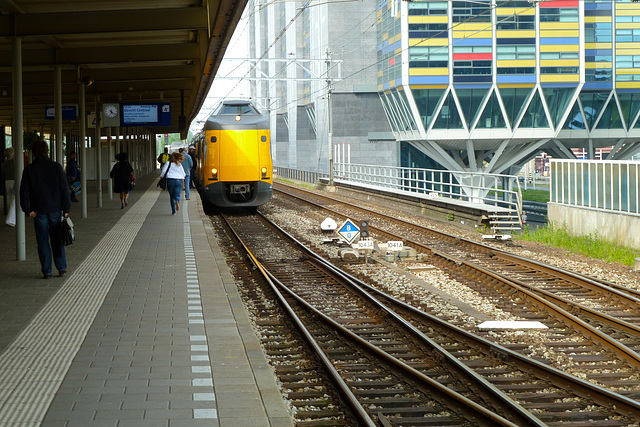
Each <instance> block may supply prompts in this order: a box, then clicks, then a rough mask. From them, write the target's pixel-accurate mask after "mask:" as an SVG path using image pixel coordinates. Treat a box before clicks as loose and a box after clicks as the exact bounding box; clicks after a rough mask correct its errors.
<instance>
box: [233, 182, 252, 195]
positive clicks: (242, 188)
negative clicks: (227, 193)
mask: <svg viewBox="0 0 640 427" xmlns="http://www.w3.org/2000/svg"><path fill="white" fill-rule="evenodd" d="M248 192H249V184H243V185H232V186H231V194H244V193H248Z"/></svg>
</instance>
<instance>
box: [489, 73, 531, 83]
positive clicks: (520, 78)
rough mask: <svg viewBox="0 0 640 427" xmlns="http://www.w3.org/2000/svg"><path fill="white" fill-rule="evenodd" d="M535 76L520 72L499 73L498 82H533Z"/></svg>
mask: <svg viewBox="0 0 640 427" xmlns="http://www.w3.org/2000/svg"><path fill="white" fill-rule="evenodd" d="M535 82H536V76H528V75H522V74H514V75H500V76H498V83H535Z"/></svg>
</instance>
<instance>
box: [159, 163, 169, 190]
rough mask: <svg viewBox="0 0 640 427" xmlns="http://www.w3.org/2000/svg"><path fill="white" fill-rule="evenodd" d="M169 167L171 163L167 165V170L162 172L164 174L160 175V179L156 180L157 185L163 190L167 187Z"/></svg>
mask: <svg viewBox="0 0 640 427" xmlns="http://www.w3.org/2000/svg"><path fill="white" fill-rule="evenodd" d="M169 169H171V163H169V167H167V171H166V172H165V173H164V176H162V177H160V181H158V185H157V187H160V188H162V189H163V190H166V189H167V175H168V174H169Z"/></svg>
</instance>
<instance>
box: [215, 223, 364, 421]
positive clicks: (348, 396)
mask: <svg viewBox="0 0 640 427" xmlns="http://www.w3.org/2000/svg"><path fill="white" fill-rule="evenodd" d="M220 216H221V218H222V219H223V220H224V221H225V223H226V225H227V228H228V229H229V230H230V231H231V232H232V233H233V235H234V237H235V238H236V240H237V241H238V242H239V243H240V245H241V246H242V248H243V250H244V252H245V253H246V254H247V256H248V257H249V259H250V260H251V263H252V264H253V265H254V266H255V268H257V269H258V270H259V271H260V274H261V275H262V277H264V278H265V280H266V281H267V283H269V286H270V287H271V289H272V290H273V291H274V293H275V294H276V296H277V297H278V300H279V302H280V304H281V305H282V307H283V309H284V310H285V311H286V312H287V314H288V315H289V316H290V318H291V320H292V322H293V324H294V325H295V327H296V329H298V331H299V332H300V334H301V335H302V336H303V338H304V340H305V341H306V342H307V344H308V345H309V346H310V347H311V348H312V349H313V352H314V353H315V355H316V357H318V359H319V360H320V363H321V364H322V365H323V366H324V368H325V369H326V371H327V374H328V375H329V376H330V377H331V379H332V380H333V382H334V385H335V386H336V388H337V389H338V392H339V393H340V394H341V395H342V397H343V399H344V400H345V402H346V404H347V407H348V408H349V409H350V410H351V411H352V412H353V415H354V417H355V418H356V419H357V420H358V421H359V422H360V423H361V425H363V426H369V427H375V426H376V424H375V423H374V421H373V420H372V419H371V417H370V416H369V414H368V413H367V411H366V410H365V409H364V408H363V407H362V405H361V404H360V402H359V401H358V398H357V397H356V396H355V395H354V394H353V392H352V391H351V389H349V386H348V385H347V384H346V383H345V382H344V379H343V378H342V377H341V376H340V373H339V372H338V371H337V370H336V368H335V367H334V366H333V364H332V363H331V361H330V360H329V358H328V357H327V355H326V354H325V352H324V351H323V350H322V348H321V347H320V346H319V345H318V343H317V342H316V340H315V339H314V338H313V336H312V335H311V333H310V332H309V330H308V329H307V328H306V327H305V326H304V323H303V322H302V321H301V320H300V318H299V317H298V315H297V314H296V313H295V311H294V310H293V308H291V305H290V304H289V303H288V302H287V301H286V299H285V298H284V296H283V295H282V293H281V292H280V291H279V289H278V287H277V286H276V285H275V284H274V283H273V281H272V280H271V277H270V275H269V274H268V272H267V271H266V269H265V268H264V266H263V265H262V264H261V263H260V262H259V261H258V259H257V258H256V256H255V255H254V254H253V252H252V251H251V250H250V249H249V247H248V246H247V245H246V243H245V242H244V240H243V239H242V238H241V237H240V235H239V234H238V233H237V232H236V230H235V229H234V227H233V226H232V225H231V224H230V222H229V221H228V219H227V218H226V216H225V215H220Z"/></svg>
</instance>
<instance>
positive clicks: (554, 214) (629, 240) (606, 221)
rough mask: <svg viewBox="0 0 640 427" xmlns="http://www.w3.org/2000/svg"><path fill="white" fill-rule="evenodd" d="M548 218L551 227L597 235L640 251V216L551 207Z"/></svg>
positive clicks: (549, 206) (558, 206) (580, 233)
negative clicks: (552, 225)
mask: <svg viewBox="0 0 640 427" xmlns="http://www.w3.org/2000/svg"><path fill="white" fill-rule="evenodd" d="M548 217H549V223H552V224H554V225H555V226H557V227H563V226H564V227H566V228H567V230H568V231H569V233H571V234H573V235H576V236H588V235H589V234H591V235H594V234H596V233H597V235H598V237H599V238H602V239H604V240H606V241H609V242H615V243H618V244H619V245H621V246H626V247H629V248H633V249H638V250H640V215H633V214H626V213H615V212H610V211H609V212H607V211H601V210H596V209H588V208H581V207H576V206H567V205H559V204H555V203H549V204H548Z"/></svg>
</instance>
